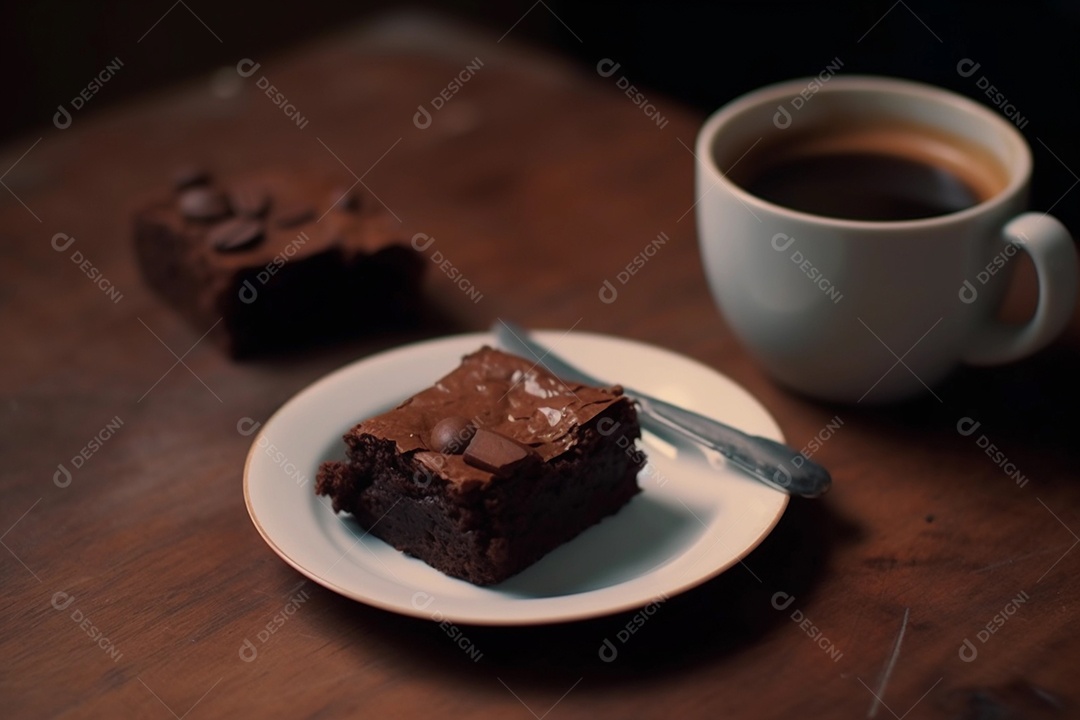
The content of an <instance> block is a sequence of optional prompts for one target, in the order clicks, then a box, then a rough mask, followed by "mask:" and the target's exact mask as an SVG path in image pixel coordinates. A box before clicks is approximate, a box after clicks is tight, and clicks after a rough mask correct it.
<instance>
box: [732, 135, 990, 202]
mask: <svg viewBox="0 0 1080 720" xmlns="http://www.w3.org/2000/svg"><path fill="white" fill-rule="evenodd" d="M730 176H731V179H732V180H733V181H734V182H736V183H737V184H738V185H740V186H741V187H743V188H744V189H745V190H747V191H748V192H750V193H751V194H753V195H756V196H757V197H759V198H761V199H763V200H767V201H769V202H771V203H774V204H776V205H781V206H783V207H787V208H791V209H792V210H798V211H800V212H804V213H809V214H811V215H822V216H826V217H834V218H840V219H845V220H869V221H884V222H888V221H901V220H919V219H924V218H932V217H938V216H941V215H948V214H951V213H955V212H960V211H962V210H966V209H968V208H970V207H974V206H975V205H978V204H979V203H982V202H984V201H986V200H989V199H990V198H992V197H994V196H995V195H997V194H998V193H1000V192H1001V191H1002V190H1004V189H1005V187H1006V185H1007V184H1008V173H1007V172H1006V169H1005V168H1004V167H1003V166H1002V164H1001V163H1000V162H999V161H998V160H997V158H995V157H994V156H993V155H992V154H991V153H990V152H989V151H988V150H986V149H984V148H982V147H980V146H978V145H976V144H975V143H973V142H971V141H970V140H966V139H964V138H960V137H957V136H953V135H948V134H945V133H943V132H941V131H939V130H935V129H932V128H928V127H922V126H916V125H886V124H883V123H882V124H873V123H871V122H870V121H867V122H865V123H861V124H855V123H851V124H849V125H841V126H837V127H835V128H832V129H825V130H818V131H815V132H803V133H801V134H798V135H793V136H791V137H783V138H780V139H778V140H776V141H774V142H772V143H770V144H768V145H764V146H762V147H758V148H754V149H753V150H751V151H750V152H748V153H747V156H746V157H745V158H743V159H742V161H741V162H739V163H738V164H737V165H736V166H735V167H734V168H733V169H732V171H731V172H730Z"/></svg>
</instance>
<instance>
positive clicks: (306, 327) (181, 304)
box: [135, 171, 424, 357]
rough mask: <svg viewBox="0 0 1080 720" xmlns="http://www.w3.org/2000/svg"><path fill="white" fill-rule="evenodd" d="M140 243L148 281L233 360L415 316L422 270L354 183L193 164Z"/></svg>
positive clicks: (139, 234)
mask: <svg viewBox="0 0 1080 720" xmlns="http://www.w3.org/2000/svg"><path fill="white" fill-rule="evenodd" d="M135 251H136V256H137V259H138V264H139V268H140V270H141V272H142V275H143V277H144V279H145V281H146V283H147V285H148V286H149V287H150V288H151V289H152V290H154V291H155V292H156V293H157V294H158V295H160V296H161V297H162V298H163V299H164V300H165V301H166V302H168V303H169V304H170V305H172V306H173V308H174V309H176V310H177V311H178V312H180V313H181V314H183V315H184V316H185V317H186V318H187V319H188V320H189V321H190V323H191V325H192V326H193V328H194V330H195V331H196V332H197V333H198V334H200V335H201V334H202V333H204V332H206V331H207V330H210V328H211V327H213V330H212V331H211V332H210V336H211V337H212V338H213V339H214V340H215V341H216V342H217V343H218V344H219V345H221V346H222V347H223V348H224V349H225V350H226V351H227V352H228V353H229V354H230V355H232V356H233V357H243V356H250V355H254V354H257V353H262V352H265V351H273V350H280V349H286V348H290V349H291V348H296V347H301V346H303V345H305V344H308V343H312V342H317V341H321V340H327V339H333V338H339V337H344V336H348V335H354V334H357V333H360V332H365V331H372V330H377V329H382V328H387V327H394V326H396V325H400V324H407V323H411V322H412V321H413V319H414V318H415V316H416V311H417V308H418V306H419V286H420V281H421V276H422V271H423V267H424V261H423V258H422V257H421V255H420V254H419V253H418V252H416V250H414V249H413V248H412V247H411V246H409V244H408V243H407V242H406V241H404V240H401V239H400V235H399V231H398V229H397V227H396V224H395V223H394V222H393V221H392V220H391V219H390V216H389V213H387V212H385V211H384V210H382V209H381V208H378V207H376V206H375V203H372V202H369V201H367V199H366V198H362V197H361V196H360V195H359V194H357V193H355V192H353V191H351V190H350V189H349V185H348V184H345V185H340V186H335V185H333V184H332V183H329V182H304V181H301V180H300V179H298V178H297V177H296V176H295V175H291V174H289V175H286V174H260V175H257V176H251V177H246V178H238V179H234V180H230V181H229V182H225V183H218V182H215V181H214V180H213V179H212V178H211V177H210V176H209V175H208V174H207V173H204V172H193V171H188V172H185V173H183V174H182V175H180V176H178V177H177V178H176V180H175V183H174V188H173V190H172V192H171V193H169V195H168V196H167V197H164V198H162V199H161V200H159V201H157V202H154V203H152V204H150V205H149V206H147V207H145V208H143V209H142V210H140V211H139V212H138V213H137V214H136V216H135ZM215 323H216V324H215Z"/></svg>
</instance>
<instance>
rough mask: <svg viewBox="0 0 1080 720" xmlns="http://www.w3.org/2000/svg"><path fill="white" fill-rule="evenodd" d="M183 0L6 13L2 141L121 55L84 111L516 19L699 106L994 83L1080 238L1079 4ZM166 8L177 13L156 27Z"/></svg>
mask: <svg viewBox="0 0 1080 720" xmlns="http://www.w3.org/2000/svg"><path fill="white" fill-rule="evenodd" d="M184 1H185V3H186V5H187V7H188V8H190V10H191V12H188V11H187V10H186V9H185V7H184V6H182V5H179V4H177V3H176V0H147V1H144V2H135V1H134V0H104V1H103V2H96V3H76V2H69V3H65V2H59V1H57V0H52V1H46V2H36V3H17V4H16V3H9V4H8V6H6V7H5V8H4V9H3V10H0V54H2V55H0V57H2V59H3V67H4V68H6V69H7V78H6V80H7V83H8V85H9V86H11V87H10V88H9V90H13V91H14V92H9V94H8V97H9V98H11V97H13V98H14V102H13V103H11V104H10V105H8V108H7V112H4V113H0V138H3V139H10V138H11V137H13V136H15V135H18V134H23V133H25V134H42V133H47V132H55V128H53V126H52V117H53V114H54V113H55V112H56V108H57V105H58V104H59V103H69V102H70V100H71V98H72V97H74V96H75V95H76V94H77V93H78V92H79V90H81V89H82V88H84V87H86V85H87V83H88V82H89V80H90V79H91V78H92V77H93V76H94V75H95V74H96V73H97V72H98V71H99V70H100V69H102V68H103V67H104V66H105V64H106V63H108V62H109V61H110V60H111V59H113V58H114V57H119V58H120V59H121V60H122V61H123V63H124V66H123V69H122V70H121V71H120V72H119V73H118V74H117V75H116V77H115V78H113V79H112V80H111V81H109V83H108V84H107V85H105V86H104V87H103V88H102V90H101V91H100V92H99V93H98V94H97V95H95V96H94V97H93V98H92V100H91V101H90V102H89V103H87V105H86V107H85V108H84V109H83V110H81V111H80V113H79V115H80V117H85V116H87V115H89V114H90V113H96V112H101V111H102V110H104V109H105V108H107V107H108V106H110V105H114V104H116V103H119V102H123V101H124V99H125V98H127V97H130V96H132V95H135V94H139V93H145V92H148V91H154V90H157V89H160V88H163V87H167V86H169V85H170V84H172V83H176V82H178V81H181V80H183V79H184V78H187V77H191V76H194V75H198V74H204V73H206V72H208V71H211V70H214V69H216V68H218V67H221V66H234V65H235V63H236V62H237V60H238V59H239V58H242V57H259V58H265V57H267V56H269V55H272V54H273V52H274V51H275V50H278V49H283V48H287V47H289V46H291V45H295V44H297V43H302V42H305V41H310V40H312V39H314V38H316V37H318V36H319V35H320V34H323V33H327V32H333V31H334V30H335V29H338V28H340V27H342V26H343V25H346V24H349V23H353V22H359V21H362V20H363V19H365V18H370V17H376V16H378V15H382V14H386V13H391V12H403V11H404V10H424V11H430V12H434V13H438V14H440V15H444V16H448V17H452V18H460V19H461V20H463V21H465V22H468V23H470V24H474V25H478V26H481V27H483V28H486V29H487V30H488V31H489V32H490V33H492V34H493V35H494V36H496V37H498V36H501V35H502V34H503V33H505V32H506V31H507V30H508V29H510V27H511V26H514V30H513V34H512V36H511V37H512V39H513V41H514V42H517V43H523V42H524V43H529V44H533V45H536V46H540V47H544V48H546V49H548V50H550V51H551V52H555V53H559V54H562V55H564V56H567V57H570V58H573V59H574V60H576V61H579V62H580V63H581V65H582V71H583V72H587V73H595V66H596V63H597V61H598V60H600V59H601V58H612V59H614V60H615V61H617V62H619V63H621V68H620V70H619V72H620V74H622V75H626V76H628V77H630V78H632V79H633V80H634V82H635V84H637V85H638V86H640V87H642V88H643V89H646V92H647V93H650V97H652V94H651V93H655V92H658V93H660V94H666V95H667V96H669V97H673V98H676V99H678V100H680V101H682V102H685V103H687V104H690V105H692V106H694V107H697V108H699V109H700V110H701V111H703V112H708V111H711V110H713V109H715V108H716V107H718V106H720V105H722V104H723V103H725V102H727V101H728V100H730V99H731V98H733V97H734V96H736V95H738V94H740V93H742V92H745V91H747V90H750V89H753V88H755V87H758V86H760V85H763V84H766V83H769V82H774V81H778V80H784V79H788V78H792V77H799V76H808V75H815V74H817V73H818V72H820V71H821V70H822V69H823V68H824V67H825V65H826V64H828V63H829V62H830V61H833V59H834V58H839V59H840V60H841V61H842V62H843V70H842V71H843V72H844V73H875V74H886V75H894V76H899V77H906V78H912V79H916V80H921V81H925V82H930V83H933V84H936V85H941V86H943V87H947V88H950V89H952V90H955V91H956V92H959V93H962V94H964V95H967V96H969V97H972V98H975V99H977V100H979V101H981V102H983V103H984V104H992V102H991V101H990V100H989V99H988V98H987V97H986V96H985V94H983V92H982V91H981V90H980V89H979V88H978V86H977V84H976V83H977V81H978V80H979V78H980V77H983V76H985V77H986V78H987V80H988V81H989V82H992V83H993V84H994V85H995V86H996V87H997V88H998V89H999V90H1000V91H1001V92H1002V93H1003V94H1004V96H1005V97H1007V98H1008V100H1009V102H1010V103H1012V104H1013V105H1014V106H1015V107H1016V108H1017V111H1018V112H1019V114H1020V115H1022V116H1023V117H1024V118H1026V119H1027V121H1028V122H1027V125H1026V126H1025V127H1024V129H1023V132H1024V134H1025V135H1026V136H1027V138H1028V141H1029V142H1030V143H1031V146H1032V149H1033V151H1034V154H1035V163H1036V174H1035V181H1034V186H1033V205H1034V207H1035V208H1036V209H1042V210H1045V209H1048V208H1050V207H1051V206H1054V212H1055V214H1057V215H1058V216H1059V217H1061V218H1062V219H1063V220H1064V221H1065V222H1066V224H1068V225H1070V226H1071V227H1072V229H1073V231H1074V232H1076V231H1078V229H1080V213H1078V212H1077V211H1076V210H1074V207H1078V203H1077V202H1076V201H1075V198H1074V196H1073V195H1072V194H1071V193H1069V194H1068V195H1065V194H1066V192H1067V191H1068V190H1069V188H1070V187H1071V186H1072V184H1073V183H1074V182H1075V176H1074V175H1073V173H1072V172H1071V171H1070V170H1069V169H1068V168H1080V152H1077V143H1076V141H1075V140H1074V137H1075V136H1076V134H1077V127H1078V125H1080V122H1078V120H1080V56H1078V51H1077V48H1078V46H1080V3H1075V2H1067V1H1066V0H1028V1H1027V2H1007V3H1006V2H990V3H985V2H973V1H972V2H952V3H936V2H930V0H910V1H908V0H904V1H903V2H897V1H896V0H881V1H873V2H860V3H808V2H799V3H796V2H775V1H773V2H769V1H764V2H714V3H675V4H668V3H658V2H629V3H617V4H616V3H611V4H608V3H600V4H588V5H585V4H580V3H574V2H568V1H566V0H544V4H541V3H538V2H536V0H533V1H532V2H530V1H529V0H523V1H520V2H518V1H516V0H514V1H512V2H494V1H492V2H469V1H467V0H459V1H458V2H449V3H441V4H439V3H414V4H411V5H409V6H408V7H407V8H405V7H403V6H402V5H400V4H396V3H391V2H384V1H381V0H363V1H361V2H345V1H343V0H306V1H305V2H303V3H295V2H290V3H281V4H273V5H270V4H266V3H263V2H254V1H253V0H239V1H233V0H230V1H229V2H217V3H212V2H207V0H184ZM170 7H172V10H171V11H169V16H168V17H167V18H166V21H163V22H161V24H160V25H158V26H156V27H154V29H153V31H152V32H150V33H149V34H147V30H149V29H150V28H151V26H153V25H154V23H155V22H157V21H158V20H159V19H160V18H161V17H162V15H163V14H165V12H166V11H167V10H169V8H170ZM530 8H531V10H530ZM526 11H528V13H527V14H526ZM192 13H194V14H197V15H198V16H199V17H200V18H201V19H202V20H203V21H204V22H205V23H206V24H207V25H208V26H209V27H210V28H212V29H213V31H214V32H215V33H216V34H217V35H218V36H219V37H220V38H221V40H222V41H221V42H220V43H219V42H218V41H217V40H215V39H214V38H213V37H212V36H211V34H210V33H207V32H191V30H192V28H198V27H199V25H198V23H199V20H197V19H196V18H195V17H194V16H193V14H192ZM523 15H524V17H522V16H523ZM515 23H517V24H516V25H515ZM564 23H565V24H564ZM185 25H190V26H191V27H186V26H185ZM144 34H145V38H144V39H143V40H142V41H141V42H139V41H138V40H139V38H140V37H143V36H144ZM575 36H576V37H575ZM579 39H580V40H579ZM964 58H970V59H972V60H974V61H975V62H978V63H980V68H979V70H978V71H977V72H976V73H975V74H974V75H972V76H971V77H966V78H965V77H962V76H960V75H959V73H958V72H957V63H958V62H959V61H960V60H962V59H964ZM598 87H599V86H598ZM608 91H613V90H611V89H610V88H608ZM1054 155H1057V158H1055V157H1054ZM1063 196H1065V197H1064V198H1063ZM1075 197H1076V198H1080V192H1077V194H1076V196H1075ZM1062 198H1063V199H1062ZM1059 200H1060V202H1059Z"/></svg>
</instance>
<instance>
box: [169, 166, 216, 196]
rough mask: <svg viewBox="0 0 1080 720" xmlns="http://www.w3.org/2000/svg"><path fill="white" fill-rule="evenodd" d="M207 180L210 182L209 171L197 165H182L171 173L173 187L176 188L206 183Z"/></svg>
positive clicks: (182, 188)
mask: <svg viewBox="0 0 1080 720" xmlns="http://www.w3.org/2000/svg"><path fill="white" fill-rule="evenodd" d="M208 182H210V173H208V172H207V171H206V168H202V167H199V166H198V165H184V166H183V167H180V168H177V170H176V172H174V173H173V187H175V188H176V189H177V190H185V189H187V188H190V187H195V186H196V185H206V184H207V183H208Z"/></svg>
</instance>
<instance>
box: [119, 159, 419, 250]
mask: <svg viewBox="0 0 1080 720" xmlns="http://www.w3.org/2000/svg"><path fill="white" fill-rule="evenodd" d="M372 205H373V203H371V202H370V199H368V198H362V197H361V196H360V195H359V194H358V193H357V192H356V190H355V189H354V188H351V187H350V183H348V182H341V183H336V184H335V183H333V182H308V181H306V180H305V181H304V182H301V181H299V180H298V179H296V178H294V177H293V176H292V175H290V174H286V173H281V172H276V173H259V174H255V175H247V176H244V177H236V178H228V179H226V180H224V181H219V180H218V179H217V178H215V177H212V176H211V175H210V174H208V173H206V172H202V171H196V170H186V171H184V172H181V173H179V174H178V175H177V177H176V178H174V186H173V190H172V192H171V193H170V196H169V197H168V198H166V199H163V200H161V201H158V202H155V203H153V204H151V205H150V206H148V207H145V208H144V209H143V210H142V211H141V212H140V213H139V215H138V220H139V221H140V222H143V223H146V222H149V223H153V224H156V225H160V226H164V227H167V228H170V230H171V231H172V233H173V236H174V237H175V238H177V239H179V240H181V241H182V247H180V248H173V251H174V252H175V251H177V250H179V251H180V254H181V255H183V256H186V257H187V258H188V262H190V263H192V264H194V265H196V266H201V267H205V268H207V269H209V268H210V267H216V268H220V269H222V270H235V269H241V268H249V267H263V266H266V265H268V264H272V265H281V264H284V263H285V262H289V261H296V260H299V259H301V258H304V257H308V256H311V255H315V254H318V253H320V252H324V251H326V250H328V249H330V248H333V247H342V248H348V249H350V250H353V251H359V252H363V253H373V252H375V251H377V250H379V249H381V248H383V247H385V246H386V245H388V244H390V243H392V242H394V241H395V240H396V239H397V238H398V229H397V226H396V223H395V222H394V221H393V219H392V218H391V217H390V215H389V213H387V212H386V211H384V210H382V208H381V207H372ZM399 242H400V240H399Z"/></svg>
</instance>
